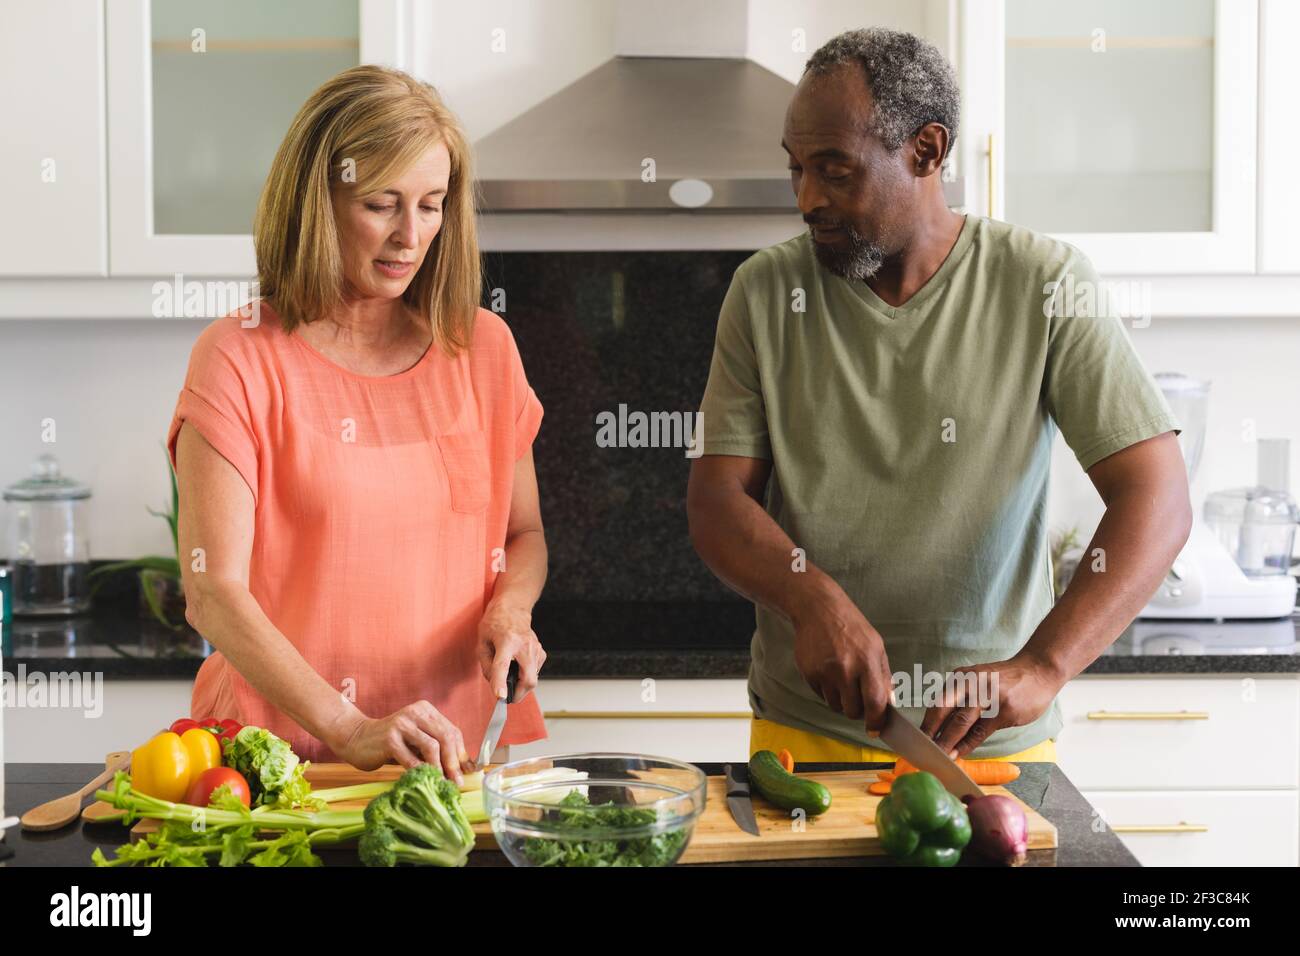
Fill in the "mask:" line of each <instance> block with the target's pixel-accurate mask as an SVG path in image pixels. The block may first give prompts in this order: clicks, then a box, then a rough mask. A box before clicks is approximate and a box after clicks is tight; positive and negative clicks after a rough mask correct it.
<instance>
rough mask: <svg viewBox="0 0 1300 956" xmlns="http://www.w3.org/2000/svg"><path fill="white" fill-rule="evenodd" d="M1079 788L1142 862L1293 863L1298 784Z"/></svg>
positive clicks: (1298, 857)
mask: <svg viewBox="0 0 1300 956" xmlns="http://www.w3.org/2000/svg"><path fill="white" fill-rule="evenodd" d="M1083 796H1084V797H1085V798H1086V799H1087V801H1088V802H1089V803H1091V804H1092V805H1093V806H1094V807H1096V808H1097V810H1098V811H1099V812H1100V814H1101V816H1102V819H1104V820H1105V821H1106V823H1107V824H1109V825H1110V826H1111V827H1112V828H1114V829H1115V830H1116V832H1117V835H1118V836H1119V838H1120V839H1121V840H1123V841H1124V845H1125V846H1127V847H1128V848H1129V850H1130V851H1131V852H1132V853H1133V855H1134V856H1136V857H1137V858H1138V861H1139V862H1140V863H1141V864H1142V865H1143V866H1297V865H1300V791H1296V790H1278V791H1271V792H1270V791H1259V790H1195V791H1192V790H1168V791H1155V792H1147V793H1133V792H1126V791H1116V790H1085V791H1083ZM1165 828H1168V829H1165ZM1144 830H1145V831H1148V832H1142V831H1144Z"/></svg>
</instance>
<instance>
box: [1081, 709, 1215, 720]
mask: <svg viewBox="0 0 1300 956" xmlns="http://www.w3.org/2000/svg"><path fill="white" fill-rule="evenodd" d="M1088 719H1089V720H1209V719H1210V713H1209V711H1205V710H1090V711H1088Z"/></svg>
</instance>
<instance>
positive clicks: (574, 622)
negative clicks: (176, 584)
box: [0, 600, 1300, 680]
mask: <svg viewBox="0 0 1300 956" xmlns="http://www.w3.org/2000/svg"><path fill="white" fill-rule="evenodd" d="M753 619H754V618H753V610H752V609H751V607H750V606H749V605H748V604H745V603H742V602H739V601H717V602H698V603H680V604H679V603H668V602H664V603H658V604H656V603H649V602H643V603H618V602H606V603H602V602H547V601H545V600H543V601H542V602H541V603H539V604H538V606H537V609H536V611H535V613H534V620H533V625H534V628H535V629H536V631H537V633H538V635H539V636H540V637H541V639H542V643H543V645H544V646H545V647H546V654H547V659H546V667H545V669H544V671H543V676H544V677H548V678H571V677H594V678H642V677H644V676H645V675H647V674H653V675H655V676H656V677H658V678H741V677H745V676H746V674H747V673H748V671H749V640H750V635H751V633H752V630H753ZM0 631H2V632H3V633H2V634H0V638H3V647H2V650H0V654H2V655H3V664H4V668H5V670H7V671H10V672H11V673H14V672H15V669H16V668H17V667H18V665H23V666H25V668H26V670H27V671H28V672H34V671H47V672H48V671H63V670H69V669H73V668H77V669H92V670H94V671H97V672H100V673H102V674H103V675H104V678H105V679H106V680H112V679H114V678H118V679H140V678H175V679H185V680H192V679H193V678H194V675H195V674H196V673H197V672H198V669H199V665H200V664H202V663H203V660H204V659H205V658H206V657H207V656H208V655H209V654H210V653H211V652H212V648H211V645H209V644H208V643H207V642H206V641H205V640H204V639H203V638H202V637H201V636H200V635H199V634H197V633H196V632H195V631H193V630H192V629H190V628H189V627H183V628H182V629H180V630H177V631H171V630H169V629H167V628H166V627H164V626H163V625H162V624H160V623H159V622H157V621H155V620H153V619H151V618H142V617H141V616H140V615H139V614H138V613H136V611H135V609H134V608H133V607H132V606H130V604H129V603H125V604H124V603H116V604H108V605H106V606H104V607H102V608H100V609H97V610H96V612H95V613H94V614H89V615H83V616H81V617H75V618H66V619H63V620H51V621H39V620H34V619H33V620H18V621H10V622H8V623H6V624H4V625H0ZM1084 673H1085V674H1088V675H1127V674H1184V675H1209V676H1213V675H1222V674H1300V614H1297V615H1295V616H1293V617H1291V618H1283V619H1281V620H1276V621H1258V622H1228V623H1223V624H1214V623H1209V622H1195V623H1180V622H1176V621H1139V622H1135V624H1134V625H1132V626H1130V627H1129V629H1128V630H1126V631H1125V632H1124V634H1122V635H1121V636H1120V638H1119V639H1118V640H1117V641H1116V642H1115V644H1113V645H1112V646H1111V647H1110V648H1109V649H1108V650H1107V652H1106V653H1105V654H1104V655H1103V656H1102V657H1100V658H1099V659H1098V660H1096V661H1095V662H1094V663H1093V664H1092V665H1091V666H1090V667H1089V668H1088V669H1087V670H1086V671H1084Z"/></svg>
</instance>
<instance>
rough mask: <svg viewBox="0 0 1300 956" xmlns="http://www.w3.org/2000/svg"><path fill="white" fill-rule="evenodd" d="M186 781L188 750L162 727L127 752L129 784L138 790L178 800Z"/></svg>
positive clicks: (187, 776)
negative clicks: (129, 758) (129, 766)
mask: <svg viewBox="0 0 1300 956" xmlns="http://www.w3.org/2000/svg"><path fill="white" fill-rule="evenodd" d="M205 733H206V731H205ZM189 785H190V754H189V751H188V750H186V749H185V745H184V744H183V743H181V738H180V735H179V734H174V733H172V732H171V731H170V730H169V731H166V732H165V733H161V734H159V735H158V736H157V737H154V738H153V739H152V740H150V741H149V742H148V743H146V744H144V745H143V746H140V747H137V748H136V749H135V750H133V751H132V752H131V786H132V787H134V788H135V789H136V790H139V791H140V792H141V793H143V794H145V795H147V796H150V797H157V798H158V799H159V800H168V801H170V802H171V803H179V802H180V801H181V800H183V799H185V794H186V792H187V791H188V789H189Z"/></svg>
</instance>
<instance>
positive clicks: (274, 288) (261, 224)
mask: <svg viewBox="0 0 1300 956" xmlns="http://www.w3.org/2000/svg"><path fill="white" fill-rule="evenodd" d="M440 142H441V143H444V144H445V145H446V147H447V152H448V153H449V154H450V156H451V176H450V179H449V181H448V183H447V195H446V197H445V199H444V200H443V215H442V228H441V229H440V230H439V232H438V235H437V237H436V238H435V239H434V240H433V242H432V244H431V245H430V246H429V251H428V253H427V254H426V255H425V258H424V262H423V263H422V264H421V266H420V271H419V272H417V273H416V274H415V277H414V278H413V279H412V280H411V284H410V285H409V286H408V287H407V289H406V291H405V292H404V293H403V294H402V300H403V301H404V302H405V303H406V304H407V306H409V307H410V308H411V309H412V310H413V311H414V312H416V313H417V314H418V315H420V316H422V317H423V318H424V319H425V320H426V321H428V323H429V326H430V328H431V329H432V331H433V336H434V341H436V342H437V343H438V344H439V346H441V347H442V349H443V350H444V351H446V352H448V353H449V354H452V355H454V354H456V353H457V352H459V351H460V350H461V349H463V348H465V347H467V346H468V345H469V342H470V335H471V332H472V330H473V325H474V313H475V311H476V310H477V308H478V305H479V296H480V293H481V281H482V279H481V272H480V268H481V267H480V263H479V251H478V235H477V231H476V229H475V220H474V180H473V173H472V169H471V162H470V151H469V144H468V142H467V141H466V138H465V132H464V130H463V129H462V128H461V126H460V122H459V121H458V120H457V119H456V117H455V115H454V114H453V113H452V112H451V111H450V110H449V109H447V107H446V105H445V104H444V103H443V102H442V99H441V98H440V97H439V96H438V93H437V91H436V90H434V88H433V87H432V86H430V85H428V84H427V83H422V82H420V81H419V80H417V79H415V78H414V77H412V76H410V75H408V74H406V73H403V72H401V71H400V70H393V69H389V68H387V67H381V66H355V67H353V68H352V69H349V70H344V71H343V72H342V73H340V74H338V75H337V76H335V77H333V78H332V79H330V80H329V81H328V82H326V83H325V84H324V85H323V86H321V87H320V89H318V90H316V92H314V93H313V94H312V95H311V96H310V97H309V98H308V99H307V102H306V103H304V104H303V106H302V109H300V110H299V111H298V115H297V116H295V117H294V120H293V123H292V124H291V125H290V126H289V131H288V132H287V133H286V134H285V137H284V142H282V143H281V144H280V148H279V150H278V151H277V152H276V154H275V161H274V162H273V163H272V164H271V171H270V173H269V174H268V175H267V177H266V185H265V186H263V187H262V196H261V199H260V200H259V201H258V204H257V215H256V217H255V218H254V220H253V246H254V249H255V250H256V253H257V278H258V282H259V284H260V286H261V288H260V293H261V295H262V297H263V298H265V299H268V300H270V301H272V302H273V304H274V306H275V309H276V311H277V312H278V313H279V315H280V320H281V323H282V326H283V328H284V330H285V331H286V332H290V331H292V330H293V329H294V328H295V327H296V326H297V325H298V323H299V322H312V321H315V320H316V319H318V318H320V317H321V316H324V315H326V314H328V313H329V312H330V311H331V310H333V309H335V308H337V307H338V306H340V305H341V304H342V303H343V292H344V279H343V261H342V257H341V255H340V250H339V232H338V227H337V224H336V222H335V219H334V210H333V205H332V202H331V196H330V189H331V186H333V185H343V186H344V188H346V189H349V190H352V191H353V192H354V194H356V195H359V196H368V195H371V194H374V193H378V192H380V191H382V190H383V189H384V188H385V187H386V186H388V185H390V184H391V183H392V181H393V180H394V179H396V178H397V177H399V176H401V175H402V173H403V172H405V171H406V170H407V169H408V168H409V167H410V166H411V165H412V164H413V163H414V162H416V161H417V160H418V159H419V158H420V157H421V156H422V155H423V154H424V153H425V152H426V151H427V150H428V149H429V148H430V147H431V146H434V145H436V144H437V143H440Z"/></svg>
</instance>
